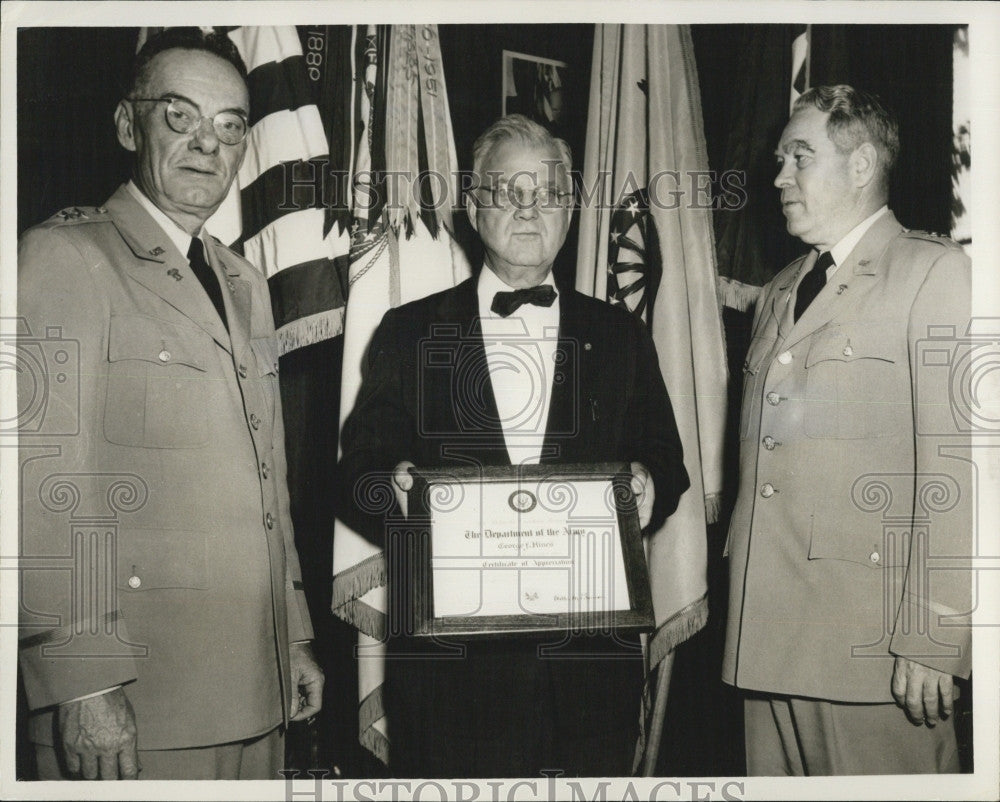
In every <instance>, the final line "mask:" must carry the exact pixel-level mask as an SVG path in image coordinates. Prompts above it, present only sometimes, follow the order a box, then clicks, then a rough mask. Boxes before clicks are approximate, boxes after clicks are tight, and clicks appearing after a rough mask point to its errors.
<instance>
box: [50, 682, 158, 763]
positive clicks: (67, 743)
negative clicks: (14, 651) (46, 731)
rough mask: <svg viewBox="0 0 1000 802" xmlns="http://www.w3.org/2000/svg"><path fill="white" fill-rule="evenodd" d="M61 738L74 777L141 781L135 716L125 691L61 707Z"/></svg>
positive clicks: (80, 700)
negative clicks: (75, 775)
mask: <svg viewBox="0 0 1000 802" xmlns="http://www.w3.org/2000/svg"><path fill="white" fill-rule="evenodd" d="M59 735H60V740H61V743H62V749H63V754H64V756H65V758H66V768H67V769H68V770H69V771H70V773H71V774H80V775H82V777H83V779H85V780H96V779H98V778H100V779H102V780H117V779H119V778H121V779H123V780H135V779H138V777H139V753H138V751H137V747H136V730H135V713H133V712H132V705H131V704H130V703H129V700H128V697H127V696H125V691H123V690H122V689H121V688H115V689H114V690H113V691H108V692H107V693H103V694H101V695H100V696H91V697H89V698H87V699H79V700H77V701H75V702H66V703H65V704H61V705H59Z"/></svg>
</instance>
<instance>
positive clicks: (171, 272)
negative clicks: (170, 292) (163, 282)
mask: <svg viewBox="0 0 1000 802" xmlns="http://www.w3.org/2000/svg"><path fill="white" fill-rule="evenodd" d="M167 275H168V276H170V277H171V278H172V279H173V280H174V281H180V280H181V279H182V278H184V276H182V275H181V272H180V271H179V270H178V269H177V268H176V267H172V268H170V269H169V270H168V271H167Z"/></svg>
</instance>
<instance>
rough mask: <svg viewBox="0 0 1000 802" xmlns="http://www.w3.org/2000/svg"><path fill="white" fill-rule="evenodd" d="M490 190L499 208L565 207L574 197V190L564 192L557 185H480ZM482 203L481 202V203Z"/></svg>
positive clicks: (484, 189) (547, 208)
mask: <svg viewBox="0 0 1000 802" xmlns="http://www.w3.org/2000/svg"><path fill="white" fill-rule="evenodd" d="M478 189H480V190H483V191H484V192H488V193H489V194H490V199H491V200H492V201H493V205H494V206H495V207H497V208H498V209H510V208H515V209H528V208H531V207H532V206H537V207H538V208H539V209H541V210H542V211H553V210H554V209H564V208H566V207H567V206H569V204H570V202H571V201H572V198H573V193H572V192H564V191H562V190H559V189H556V188H555V187H547V186H540V187H519V186H511V185H509V184H498V185H496V186H492V187H478ZM480 205H481V204H480Z"/></svg>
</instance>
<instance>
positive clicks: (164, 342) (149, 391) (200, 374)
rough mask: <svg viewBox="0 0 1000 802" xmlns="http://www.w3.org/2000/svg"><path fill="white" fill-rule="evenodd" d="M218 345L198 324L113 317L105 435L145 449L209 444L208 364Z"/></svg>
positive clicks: (121, 442) (110, 337)
mask: <svg viewBox="0 0 1000 802" xmlns="http://www.w3.org/2000/svg"><path fill="white" fill-rule="evenodd" d="M215 347H216V346H215V343H214V341H213V340H212V338H211V337H210V336H209V335H208V334H207V333H205V332H204V331H202V330H201V329H199V328H195V327H185V326H178V325H176V324H173V323H168V322H167V321H165V320H160V319H158V318H151V317H145V316H142V315H115V316H113V317H112V318H111V327H110V330H109V333H108V362H109V366H108V395H107V399H106V401H105V407H104V436H105V437H106V438H107V439H108V441H109V442H112V443H116V444H118V445H124V446H138V447H142V448H195V447H198V446H203V445H205V444H206V443H207V442H208V439H209V431H208V424H207V421H206V418H205V409H206V405H207V404H208V402H209V400H210V392H209V390H210V387H209V384H208V383H209V381H210V379H209V377H208V374H207V368H208V365H209V363H210V360H211V359H213V358H214V351H215Z"/></svg>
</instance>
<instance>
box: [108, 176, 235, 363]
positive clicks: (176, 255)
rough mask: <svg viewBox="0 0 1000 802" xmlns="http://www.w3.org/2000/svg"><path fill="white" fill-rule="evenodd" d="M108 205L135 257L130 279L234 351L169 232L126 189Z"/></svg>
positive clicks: (117, 193)
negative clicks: (168, 234)
mask: <svg viewBox="0 0 1000 802" xmlns="http://www.w3.org/2000/svg"><path fill="white" fill-rule="evenodd" d="M106 205H107V208H108V212H109V214H110V216H111V219H112V220H113V222H114V223H115V226H116V227H117V229H118V231H119V233H120V234H121V236H122V239H123V240H125V243H126V244H127V245H128V246H129V248H130V249H131V250H132V253H133V254H134V255H135V257H136V259H135V261H134V262H131V263H129V264H127V265H125V270H126V271H127V272H128V274H129V276H131V277H132V278H133V279H134V280H135V281H137V282H138V283H139V284H141V285H142V286H144V287H145V288H146V289H148V290H149V291H150V292H153V293H155V294H156V295H158V296H159V297H160V298H162V299H163V300H164V301H166V302H167V303H168V304H170V305H171V306H172V307H174V309H176V310H177V311H178V312H180V313H181V314H182V315H184V316H185V317H187V318H189V319H190V320H191V321H192V322H194V323H195V324H196V325H198V326H199V327H200V328H202V329H204V330H205V331H206V332H208V334H210V335H211V336H212V339H214V340H215V341H216V342H217V343H218V344H219V345H221V346H222V347H223V348H225V349H226V350H227V351H230V352H231V351H232V345H231V343H230V340H229V334H228V333H227V332H226V327H225V326H224V325H223V324H222V321H221V320H220V319H219V314H218V312H216V311H215V307H214V306H212V301H211V300H210V299H209V297H208V295H207V293H206V292H205V290H204V288H203V287H202V286H201V282H199V281H198V278H197V277H196V276H195V274H194V273H193V272H192V270H191V266H190V265H189V264H188V260H187V257H186V256H184V255H182V254H181V253H180V252H179V251H178V250H177V248H176V246H174V244H173V242H172V241H171V239H170V237H168V236H167V234H166V232H164V231H163V229H162V228H160V226H159V225H158V224H157V223H156V221H155V220H153V218H152V217H150V216H149V214H148V213H147V212H146V210H145V209H143V208H142V206H141V205H140V204H139V202H138V201H136V200H135V198H133V197H132V195H131V194H130V193H129V191H128V190H127V189H125V187H121V188H119V190H118V191H117V192H116V193H115V194H114V195H112V196H111V198H110V200H108V202H107V204H106ZM223 286H225V285H223Z"/></svg>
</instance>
